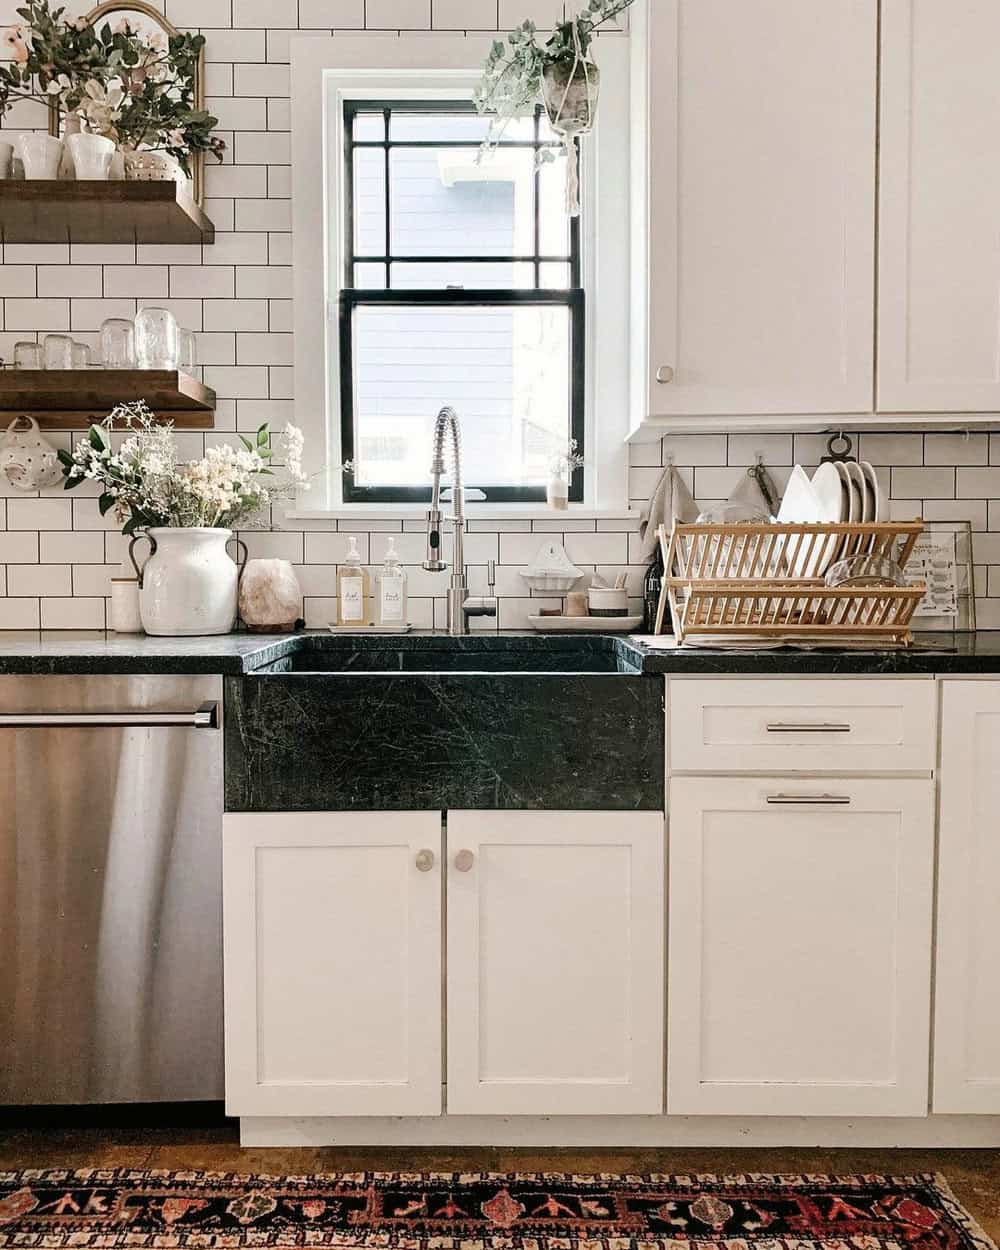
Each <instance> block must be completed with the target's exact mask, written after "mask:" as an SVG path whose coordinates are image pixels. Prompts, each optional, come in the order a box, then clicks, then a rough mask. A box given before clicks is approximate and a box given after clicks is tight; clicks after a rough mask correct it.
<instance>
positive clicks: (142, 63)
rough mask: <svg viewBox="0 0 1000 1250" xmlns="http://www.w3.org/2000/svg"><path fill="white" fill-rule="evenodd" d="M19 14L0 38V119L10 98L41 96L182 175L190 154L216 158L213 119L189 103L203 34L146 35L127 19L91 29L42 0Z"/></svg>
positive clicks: (218, 143) (219, 150)
mask: <svg viewBox="0 0 1000 1250" xmlns="http://www.w3.org/2000/svg"><path fill="white" fill-rule="evenodd" d="M17 13H18V16H19V17H21V18H23V19H24V23H25V24H24V25H22V26H12V27H9V28H8V29H7V30H6V32H5V33H4V36H3V42H4V45H5V46H6V47H7V48H8V49H9V50H10V54H11V57H12V60H11V61H9V62H6V63H3V64H0V116H2V114H3V113H5V112H6V111H7V109H8V108H9V107H10V104H11V103H12V101H13V100H15V99H43V100H47V101H49V102H54V103H57V104H58V105H59V106H60V107H61V108H62V109H64V110H65V111H66V113H67V114H70V115H75V116H76V117H78V118H79V119H80V121H81V122H82V123H83V125H84V126H85V127H86V129H87V130H89V131H90V132H91V133H93V134H100V135H105V136H107V137H108V138H110V139H113V140H114V141H115V142H116V143H117V144H118V145H119V146H120V147H122V148H124V149H127V150H132V151H137V150H140V149H142V150H146V151H156V152H166V153H167V154H168V155H170V156H172V157H173V158H174V159H175V160H176V161H177V163H178V164H179V165H180V167H181V168H182V169H183V170H184V172H185V173H187V174H189V173H190V158H191V156H192V154H193V153H195V152H210V153H211V154H212V155H213V156H215V157H216V158H217V159H218V160H220V161H221V160H222V154H223V151H224V150H225V143H224V142H223V140H222V139H221V138H220V137H219V136H218V135H215V134H213V133H212V132H213V131H214V129H215V127H216V126H217V125H218V119H217V118H215V117H213V116H212V115H211V114H210V113H209V112H208V111H207V110H205V109H199V108H196V107H195V72H196V69H197V65H198V58H199V57H200V55H201V52H202V49H203V48H204V46H205V39H204V36H203V35H192V34H176V35H170V36H168V35H167V34H166V33H165V32H164V33H163V34H160V33H156V34H153V35H146V34H143V33H141V32H139V31H137V30H135V29H134V27H132V25H131V24H130V23H129V21H128V18H127V17H123V18H121V19H120V20H119V21H118V22H116V23H115V25H114V26H112V25H111V24H110V23H109V22H105V23H104V24H103V25H102V26H101V27H100V28H96V27H94V26H92V25H90V24H89V23H88V22H87V20H86V18H77V19H76V20H74V21H70V20H67V19H66V18H65V17H64V13H65V10H64V9H62V8H59V9H50V8H49V4H48V0H28V3H27V4H26V5H25V6H24V7H23V8H20V9H18V10H17Z"/></svg>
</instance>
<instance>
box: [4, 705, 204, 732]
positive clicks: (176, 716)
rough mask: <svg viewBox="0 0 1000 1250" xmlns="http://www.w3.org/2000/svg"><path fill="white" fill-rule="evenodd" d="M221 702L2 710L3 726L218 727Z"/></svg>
mask: <svg viewBox="0 0 1000 1250" xmlns="http://www.w3.org/2000/svg"><path fill="white" fill-rule="evenodd" d="M218 728H219V705H218V703H203V704H202V705H201V707H199V708H196V709H195V710H194V711H193V712H144V711H141V710H140V711H134V712H0V729H218Z"/></svg>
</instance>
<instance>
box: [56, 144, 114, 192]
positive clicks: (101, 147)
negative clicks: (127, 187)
mask: <svg viewBox="0 0 1000 1250" xmlns="http://www.w3.org/2000/svg"><path fill="white" fill-rule="evenodd" d="M66 146H67V147H68V148H69V150H70V155H71V156H72V157H73V168H74V170H75V171H76V176H77V178H79V179H89V180H92V181H95V182H107V180H108V172H109V170H110V169H111V158H112V156H114V154H115V145H114V143H113V142H112V141H111V140H110V139H107V138H105V136H104V135H87V134H74V135H67V136H66Z"/></svg>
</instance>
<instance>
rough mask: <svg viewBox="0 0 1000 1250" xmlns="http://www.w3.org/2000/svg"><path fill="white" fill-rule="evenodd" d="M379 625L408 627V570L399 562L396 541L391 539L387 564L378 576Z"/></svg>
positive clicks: (386, 554)
mask: <svg viewBox="0 0 1000 1250" xmlns="http://www.w3.org/2000/svg"><path fill="white" fill-rule="evenodd" d="M376 619H377V622H378V624H379V625H388V626H391V627H392V628H395V629H402V628H403V627H404V626H405V625H406V570H405V569H404V568H403V566H402V564H400V562H399V553H398V552H397V550H396V540H395V539H394V538H390V539H389V547H388V550H387V551H386V553H385V563H384V564H383V565H382V571H381V572H380V573H379V575H378V616H377V618H376Z"/></svg>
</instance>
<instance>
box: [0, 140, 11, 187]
mask: <svg viewBox="0 0 1000 1250" xmlns="http://www.w3.org/2000/svg"><path fill="white" fill-rule="evenodd" d="M13 164H14V145H13V144H12V143H0V178H9V177H10V173H11V167H12V165H13Z"/></svg>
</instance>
